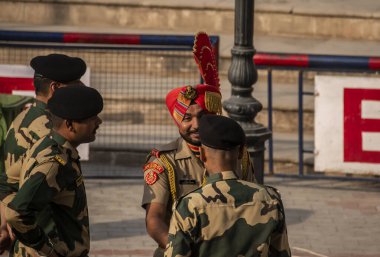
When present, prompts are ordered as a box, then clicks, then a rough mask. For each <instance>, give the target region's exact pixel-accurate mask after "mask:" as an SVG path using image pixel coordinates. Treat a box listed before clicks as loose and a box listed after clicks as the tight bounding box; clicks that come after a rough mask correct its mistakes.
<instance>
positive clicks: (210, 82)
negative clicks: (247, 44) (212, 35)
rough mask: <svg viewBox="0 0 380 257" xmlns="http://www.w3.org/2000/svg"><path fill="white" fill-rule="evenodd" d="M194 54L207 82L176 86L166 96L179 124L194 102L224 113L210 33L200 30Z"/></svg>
mask: <svg viewBox="0 0 380 257" xmlns="http://www.w3.org/2000/svg"><path fill="white" fill-rule="evenodd" d="M193 54H194V59H195V62H196V63H197V64H198V68H199V71H200V73H201V75H202V77H203V80H204V82H205V84H199V85H196V86H183V87H179V88H175V89H173V90H172V91H170V92H169V93H168V95H167V96H166V106H167V107H168V109H169V112H170V115H171V116H172V117H173V119H174V121H175V122H176V124H177V125H179V124H180V123H181V122H182V120H183V117H184V115H185V113H186V111H187V109H188V108H189V106H190V105H191V104H192V103H196V104H198V105H199V106H200V107H201V108H202V109H203V110H205V111H207V112H209V113H218V114H221V113H222V95H221V93H220V85H219V76H218V67H217V65H216V60H215V55H214V52H213V50H212V46H211V42H210V39H209V37H208V35H207V34H206V33H204V32H199V33H198V34H197V35H196V36H195V41H194V48H193Z"/></svg>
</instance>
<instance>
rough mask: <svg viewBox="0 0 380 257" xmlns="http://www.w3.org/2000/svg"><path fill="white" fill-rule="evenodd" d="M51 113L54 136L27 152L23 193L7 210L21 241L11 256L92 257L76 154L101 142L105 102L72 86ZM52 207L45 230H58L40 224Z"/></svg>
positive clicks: (60, 93) (57, 96) (59, 93)
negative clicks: (97, 140)
mask: <svg viewBox="0 0 380 257" xmlns="http://www.w3.org/2000/svg"><path fill="white" fill-rule="evenodd" d="M48 109H49V110H50V112H51V114H52V116H51V121H52V126H53V130H52V132H51V133H50V134H49V135H47V136H45V137H43V138H41V139H40V140H38V141H37V142H36V143H35V144H34V145H33V147H32V148H31V149H29V150H28V151H27V152H26V154H25V158H26V159H25V161H24V162H23V165H22V169H21V174H20V188H19V190H18V192H17V193H16V195H15V197H14V198H13V200H12V201H11V202H10V203H9V204H8V206H7V207H8V208H6V218H7V222H8V223H9V224H10V226H11V227H12V230H13V232H14V233H15V236H16V239H17V240H16V243H15V246H14V249H13V251H12V252H11V255H12V256H27V255H32V256H38V255H40V256H49V257H56V256H68V257H86V256H88V253H89V250H90V234H89V218H88V209H87V200H86V191H85V186H84V181H83V175H82V171H81V168H80V161H79V156H78V151H77V150H76V148H77V147H78V146H79V145H80V144H82V143H89V142H92V141H94V140H95V135H96V130H97V129H98V128H99V125H100V124H101V123H102V120H101V119H100V118H99V117H98V114H99V113H100V112H101V110H102V109H103V99H102V97H101V95H100V94H99V92H98V91H96V90H95V89H93V88H89V87H86V86H80V87H78V86H68V87H63V88H60V89H57V90H56V91H55V92H54V94H53V96H52V97H51V98H50V99H49V101H48ZM46 206H48V207H49V209H50V213H49V215H48V216H44V218H45V219H47V221H46V222H44V224H48V225H50V224H54V226H48V227H46V226H44V225H41V223H39V222H38V221H39V217H40V215H41V212H42V211H43V210H45V208H46ZM44 215H45V214H44ZM22 245H23V246H26V247H20V246H22ZM20 249H21V250H20ZM23 249H25V250H23Z"/></svg>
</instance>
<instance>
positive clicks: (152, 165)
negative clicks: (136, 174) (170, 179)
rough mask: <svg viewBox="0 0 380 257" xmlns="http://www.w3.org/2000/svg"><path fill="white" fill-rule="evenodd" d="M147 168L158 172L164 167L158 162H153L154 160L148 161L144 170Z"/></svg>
mask: <svg viewBox="0 0 380 257" xmlns="http://www.w3.org/2000/svg"><path fill="white" fill-rule="evenodd" d="M149 169H151V170H154V171H155V172H157V173H158V174H160V173H162V172H163V171H164V168H163V167H162V166H161V165H160V164H158V163H155V162H150V163H148V164H147V165H145V166H144V171H146V170H149Z"/></svg>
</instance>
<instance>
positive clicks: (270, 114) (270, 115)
mask: <svg viewBox="0 0 380 257" xmlns="http://www.w3.org/2000/svg"><path fill="white" fill-rule="evenodd" d="M272 97H273V94H272V70H271V69H269V70H268V129H269V130H270V131H272V130H273V108H272V107H273V104H272ZM268 143H269V144H268V151H269V155H268V156H269V158H268V162H269V174H273V138H272V137H270V138H269V142H268Z"/></svg>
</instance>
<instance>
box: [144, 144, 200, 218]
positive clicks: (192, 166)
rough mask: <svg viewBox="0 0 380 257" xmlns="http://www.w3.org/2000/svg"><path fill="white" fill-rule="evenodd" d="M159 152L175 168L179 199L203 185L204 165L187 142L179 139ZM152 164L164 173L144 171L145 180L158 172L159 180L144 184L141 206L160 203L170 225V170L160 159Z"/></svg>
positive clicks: (171, 201) (161, 148)
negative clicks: (163, 207) (158, 166)
mask: <svg viewBox="0 0 380 257" xmlns="http://www.w3.org/2000/svg"><path fill="white" fill-rule="evenodd" d="M158 150H159V151H160V154H164V155H165V157H166V158H167V160H168V161H169V163H170V164H171V166H172V167H173V168H174V172H175V187H176V195H177V199H178V198H179V197H181V196H184V195H186V194H187V193H189V192H191V191H193V190H195V189H197V188H199V187H200V186H201V185H202V181H203V174H204V166H203V163H202V162H201V161H200V160H199V159H198V158H197V157H196V156H194V154H193V153H192V152H191V150H190V149H189V147H188V146H187V143H186V141H185V140H183V139H182V138H178V139H176V140H175V141H173V142H171V143H169V144H167V145H164V146H163V147H160V148H159V149H158ZM151 159H152V158H151ZM151 162H153V163H157V164H158V165H160V167H162V168H163V172H161V173H159V172H157V170H154V169H146V170H145V171H144V178H145V176H146V175H147V174H148V173H149V172H152V171H153V172H156V174H157V180H156V181H155V182H154V183H153V184H152V185H148V184H147V183H144V195H143V199H142V204H141V205H142V206H143V207H145V205H146V204H150V203H160V204H163V205H164V206H166V207H167V214H168V217H167V218H168V219H167V222H168V224H169V221H170V217H171V215H172V204H173V200H172V199H171V198H172V197H171V192H170V185H169V175H168V170H167V168H166V166H165V164H164V163H163V162H162V160H161V159H160V158H157V157H154V159H153V160H152V161H151Z"/></svg>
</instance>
